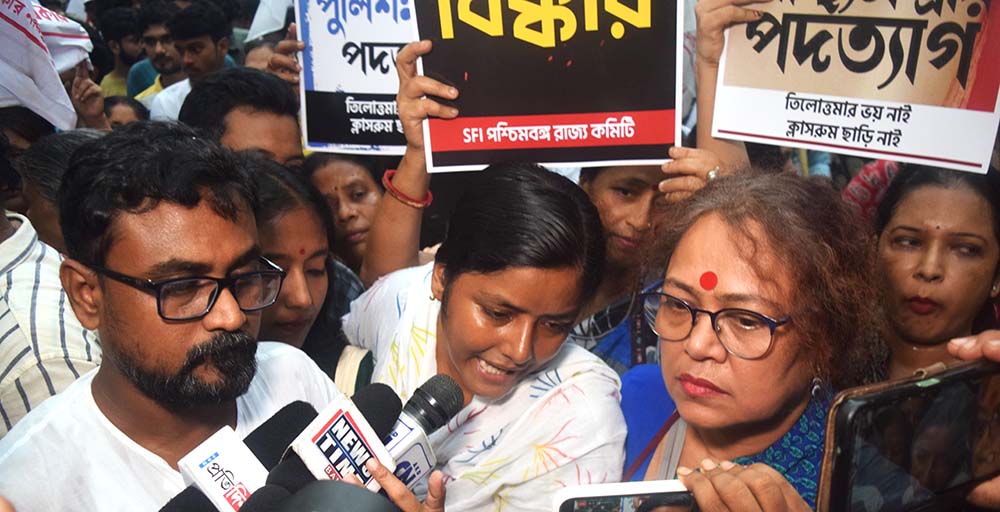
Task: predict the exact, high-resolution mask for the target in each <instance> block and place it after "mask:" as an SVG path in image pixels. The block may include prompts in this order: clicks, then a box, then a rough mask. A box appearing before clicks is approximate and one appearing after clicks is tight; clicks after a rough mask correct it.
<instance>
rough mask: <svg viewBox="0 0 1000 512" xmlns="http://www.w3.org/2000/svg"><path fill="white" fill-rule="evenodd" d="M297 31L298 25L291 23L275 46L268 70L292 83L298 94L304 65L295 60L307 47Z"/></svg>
mask: <svg viewBox="0 0 1000 512" xmlns="http://www.w3.org/2000/svg"><path fill="white" fill-rule="evenodd" d="M297 33H298V29H297V28H296V25H295V24H294V23H292V24H291V25H289V26H288V32H287V33H286V35H285V39H284V40H282V41H278V44H276V45H275V46H274V53H273V54H272V55H271V58H270V59H269V60H268V61H267V72H268V73H271V74H273V75H276V76H277V77H278V78H281V79H282V80H284V81H286V82H288V83H290V84H292V85H293V86H294V87H295V93H296V94H298V92H299V71H302V66H300V65H299V63H298V61H297V60H295V54H296V53H297V52H301V51H302V50H305V48H306V44H305V43H303V42H302V41H299V40H298V37H297Z"/></svg>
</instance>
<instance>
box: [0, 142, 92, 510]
mask: <svg viewBox="0 0 1000 512" xmlns="http://www.w3.org/2000/svg"><path fill="white" fill-rule="evenodd" d="M5 131H6V130H5ZM57 136H58V135H49V137H57ZM46 139H47V137H43V138H42V139H41V141H42V142H41V144H45V140H46ZM0 143H2V146H3V147H2V148H0V163H2V164H3V165H0V188H2V189H5V190H6V189H10V188H11V187H16V186H18V176H17V174H16V173H15V172H14V168H13V167H12V166H11V165H9V164H10V162H9V160H8V157H9V152H8V150H9V149H10V146H9V144H8V143H7V142H6V137H3V136H0ZM37 153H39V150H35V151H32V150H31V149H28V151H27V153H26V158H22V159H21V160H25V159H29V160H30V158H31V157H32V156H33V155H34V154H37ZM19 163H20V162H19ZM29 182H30V178H26V179H25V180H24V183H25V188H31V187H30V186H29V185H28V183H29ZM2 206H3V205H2V203H0V207H2ZM59 262H60V257H59V254H58V252H56V250H55V249H53V248H52V247H49V246H48V245H46V244H45V243H43V242H42V241H40V240H39V235H38V234H37V233H36V232H35V229H34V227H33V226H32V223H31V221H30V220H28V219H27V218H25V217H22V216H21V215H18V214H15V213H11V212H7V214H6V215H4V216H3V217H0V268H3V269H4V270H3V275H2V276H0V297H2V299H0V333H3V334H2V336H0V368H3V369H4V370H3V373H2V374H0V418H2V419H3V423H2V424H0V437H2V436H5V435H6V434H7V432H8V431H10V429H11V428H13V427H14V425H15V424H17V423H18V422H20V421H21V420H22V419H23V418H24V416H25V415H26V414H28V413H29V412H30V411H32V410H35V409H37V408H38V407H39V406H40V405H42V403H43V402H44V401H47V400H48V399H49V398H50V397H52V396H53V395H55V394H56V393H59V392H61V391H63V390H64V389H66V388H67V387H68V386H70V384H71V383H72V382H73V381H74V380H75V379H76V378H77V377H79V376H80V375H82V374H84V373H87V372H88V371H89V370H91V369H92V368H94V367H96V366H97V365H98V364H100V362H101V345H100V344H99V343H98V341H97V337H96V336H95V333H94V332H92V331H90V330H88V329H85V328H84V327H83V326H82V325H81V324H80V322H79V321H78V320H77V318H76V317H75V316H74V315H73V312H72V311H71V310H70V308H69V307H68V305H67V300H66V293H65V292H64V291H63V288H62V284H61V283H60V282H59ZM27 467H28V466H23V467H20V468H17V469H16V470H14V471H23V470H25V469H26V468H27ZM10 473H11V471H10V470H7V471H4V472H2V474H3V475H4V478H6V475H8V474H10ZM0 494H4V495H6V494H7V493H6V492H3V491H0ZM29 509H30V508H29V507H22V510H29Z"/></svg>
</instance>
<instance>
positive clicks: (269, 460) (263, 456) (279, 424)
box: [243, 401, 317, 470]
mask: <svg viewBox="0 0 1000 512" xmlns="http://www.w3.org/2000/svg"><path fill="white" fill-rule="evenodd" d="M316 415H317V413H316V409H315V408H314V407H313V406H312V405H310V404H308V403H306V402H302V401H297V402H292V403H290V404H288V405H286V406H284V407H282V408H281V409H279V410H278V412H276V413H274V415H273V416H271V417H270V418H268V420H267V421H265V422H264V423H261V424H260V426H258V427H257V428H256V429H254V431H253V432H250V434H248V435H247V437H246V438H245V439H243V444H245V445H247V448H250V451H251V452H253V454H254V455H255V456H256V457H257V460H259V461H260V463H261V464H263V465H264V467H265V468H267V469H268V470H271V469H273V468H274V467H275V466H277V465H278V462H279V461H281V457H282V455H284V454H285V450H286V449H287V448H288V445H290V444H292V441H294V440H295V438H296V437H298V435H299V433H300V432H302V431H303V430H305V429H306V427H307V426H308V425H309V422H310V421H312V420H313V419H314V418H316Z"/></svg>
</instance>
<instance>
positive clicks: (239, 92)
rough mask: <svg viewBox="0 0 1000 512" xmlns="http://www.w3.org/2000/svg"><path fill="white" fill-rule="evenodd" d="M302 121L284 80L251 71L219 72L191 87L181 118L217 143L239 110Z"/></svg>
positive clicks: (181, 120)
mask: <svg viewBox="0 0 1000 512" xmlns="http://www.w3.org/2000/svg"><path fill="white" fill-rule="evenodd" d="M241 107H242V108H248V109H250V110H252V111H254V112H267V113H271V114H276V115H279V116H289V117H292V118H295V119H298V115H299V102H298V99H297V98H296V97H295V92H294V91H293V90H292V88H291V86H289V85H288V84H287V83H286V82H285V81H284V80H282V79H280V78H278V77H277V76H275V75H272V74H271V73H265V72H263V71H260V70H257V69H251V68H232V69H224V70H221V71H217V72H215V73H212V74H210V75H208V76H206V77H205V79H204V80H202V81H201V82H199V83H197V84H195V85H193V86H192V87H191V92H190V93H189V94H188V95H187V98H186V99H185V100H184V105H182V106H181V111H180V114H179V115H178V116H177V119H178V120H179V121H180V122H182V123H184V124H186V125H188V126H191V127H193V128H197V129H199V130H201V131H202V132H203V133H205V135H207V136H209V137H212V138H213V139H215V140H219V139H221V138H222V134H223V133H225V131H226V123H225V119H226V115H228V114H229V113H230V112H232V111H233V110H235V109H237V108H241Z"/></svg>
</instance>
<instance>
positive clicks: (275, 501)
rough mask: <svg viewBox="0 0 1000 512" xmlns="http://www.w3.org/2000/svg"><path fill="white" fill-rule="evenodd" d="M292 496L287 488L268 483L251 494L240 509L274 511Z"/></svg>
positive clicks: (247, 511) (245, 511)
mask: <svg viewBox="0 0 1000 512" xmlns="http://www.w3.org/2000/svg"><path fill="white" fill-rule="evenodd" d="M291 496H292V493H290V492H288V491H287V490H286V489H285V488H283V487H278V486H277V485H270V484H268V485H265V486H264V487H261V488H260V489H257V490H256V491H255V492H254V493H253V494H251V495H250V497H249V498H247V501H246V502H245V503H243V506H241V507H240V510H241V511H242V512H272V511H275V510H278V506H279V505H281V504H282V503H284V502H285V500H287V499H288V498H290V497H291Z"/></svg>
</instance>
